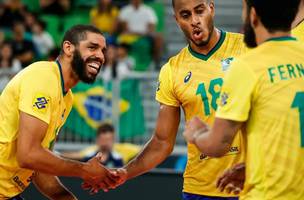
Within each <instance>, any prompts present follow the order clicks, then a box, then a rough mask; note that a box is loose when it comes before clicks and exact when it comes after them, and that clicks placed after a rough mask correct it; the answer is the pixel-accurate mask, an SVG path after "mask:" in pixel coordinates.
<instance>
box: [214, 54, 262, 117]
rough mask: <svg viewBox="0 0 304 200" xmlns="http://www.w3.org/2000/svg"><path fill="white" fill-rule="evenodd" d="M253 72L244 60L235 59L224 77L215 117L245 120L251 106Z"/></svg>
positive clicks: (253, 84) (254, 82) (253, 82)
mask: <svg viewBox="0 0 304 200" xmlns="http://www.w3.org/2000/svg"><path fill="white" fill-rule="evenodd" d="M255 84H256V78H255V74H254V72H253V71H252V70H250V66H247V65H246V64H245V62H243V61H241V60H236V61H235V62H233V63H232V65H231V68H230V69H229V71H228V72H227V74H226V76H225V78H224V84H223V86H222V91H221V97H220V103H219V107H218V110H217V112H216V117H218V118H222V119H228V120H233V121H241V122H242V121H246V120H247V119H248V115H249V111H250V108H251V102H252V96H253V91H254V88H255Z"/></svg>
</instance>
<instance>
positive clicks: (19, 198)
mask: <svg viewBox="0 0 304 200" xmlns="http://www.w3.org/2000/svg"><path fill="white" fill-rule="evenodd" d="M9 200H24V198H22V197H21V196H20V195H17V196H15V197H13V198H10V199H9Z"/></svg>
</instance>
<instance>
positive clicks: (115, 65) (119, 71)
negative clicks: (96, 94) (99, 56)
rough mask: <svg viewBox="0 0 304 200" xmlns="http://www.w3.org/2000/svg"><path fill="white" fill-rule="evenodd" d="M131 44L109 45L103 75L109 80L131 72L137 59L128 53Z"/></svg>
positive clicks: (104, 78)
mask: <svg viewBox="0 0 304 200" xmlns="http://www.w3.org/2000/svg"><path fill="white" fill-rule="evenodd" d="M128 49H129V45H127V44H120V45H118V46H115V45H109V46H108V48H107V52H106V63H105V65H104V68H103V73H101V76H102V78H103V80H104V81H106V82H108V81H110V80H112V79H114V78H116V77H119V78H123V77H124V76H126V75H127V74H129V73H130V72H131V70H132V69H133V67H134V65H135V61H134V59H133V58H132V57H130V56H129V55H128Z"/></svg>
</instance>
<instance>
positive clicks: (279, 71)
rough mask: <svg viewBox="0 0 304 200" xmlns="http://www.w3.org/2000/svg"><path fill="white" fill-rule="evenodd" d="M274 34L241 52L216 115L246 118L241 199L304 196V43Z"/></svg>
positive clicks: (297, 199)
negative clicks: (244, 164) (244, 167)
mask: <svg viewBox="0 0 304 200" xmlns="http://www.w3.org/2000/svg"><path fill="white" fill-rule="evenodd" d="M295 40H296V39H295V38H292V37H281V38H273V39H270V40H268V41H267V42H264V43H263V44H261V45H260V46H259V47H257V48H255V49H253V50H250V52H249V53H247V54H245V55H243V56H241V57H239V58H238V59H237V60H236V61H235V62H234V63H232V65H231V68H230V70H229V72H228V73H227V75H226V76H225V79H224V84H223V87H222V94H221V103H220V106H219V109H218V111H217V114H216V116H217V117H218V118H222V119H229V120H233V121H241V122H245V121H246V132H247V134H246V136H247V137H246V138H247V148H246V150H247V155H246V156H247V157H246V181H245V189H244V193H243V194H241V199H243V200H261V199H262V200H287V199H288V200H303V199H304V187H303V185H304V178H303V173H304V55H303V52H304V46H303V44H301V43H300V42H297V41H295Z"/></svg>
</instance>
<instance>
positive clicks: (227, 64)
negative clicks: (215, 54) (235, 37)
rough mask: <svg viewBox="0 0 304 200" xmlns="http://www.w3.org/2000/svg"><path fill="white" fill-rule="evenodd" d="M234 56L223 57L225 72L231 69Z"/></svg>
mask: <svg viewBox="0 0 304 200" xmlns="http://www.w3.org/2000/svg"><path fill="white" fill-rule="evenodd" d="M233 59H234V58H232V57H230V58H227V59H223V60H222V61H221V63H222V70H223V71H224V72H225V71H227V70H228V69H229V66H230V65H231V62H232V61H233Z"/></svg>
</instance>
